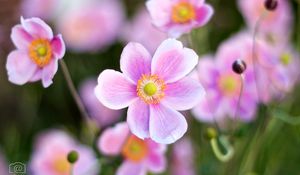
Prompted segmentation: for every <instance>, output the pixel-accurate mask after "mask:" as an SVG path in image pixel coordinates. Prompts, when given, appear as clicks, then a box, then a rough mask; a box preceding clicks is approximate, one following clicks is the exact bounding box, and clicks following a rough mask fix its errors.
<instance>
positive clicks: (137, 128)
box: [127, 99, 150, 139]
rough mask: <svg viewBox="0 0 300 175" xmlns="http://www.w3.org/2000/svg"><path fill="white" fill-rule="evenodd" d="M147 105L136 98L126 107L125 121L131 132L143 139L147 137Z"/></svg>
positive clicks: (148, 114)
mask: <svg viewBox="0 0 300 175" xmlns="http://www.w3.org/2000/svg"><path fill="white" fill-rule="evenodd" d="M149 116H150V113H149V105H147V104H146V103H144V102H143V101H141V100H140V99H137V100H136V101H135V102H134V103H133V104H131V105H130V106H129V108H128V112H127V123H128V125H129V128H130V130H131V132H132V133H133V134H134V135H136V136H137V137H139V138H141V139H144V138H148V137H149V135H150V134H149Z"/></svg>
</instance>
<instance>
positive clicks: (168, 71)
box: [151, 39, 198, 83]
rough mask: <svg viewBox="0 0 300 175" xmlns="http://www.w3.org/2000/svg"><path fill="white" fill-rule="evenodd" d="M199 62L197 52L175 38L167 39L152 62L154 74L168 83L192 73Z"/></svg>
mask: <svg viewBox="0 0 300 175" xmlns="http://www.w3.org/2000/svg"><path fill="white" fill-rule="evenodd" d="M197 63H198V56H197V54H196V53H195V52H194V51H193V50H191V49H188V48H183V46H182V43H181V42H180V41H177V40H175V39H167V40H165V41H163V43H162V44H161V45H160V46H159V47H158V49H157V50H156V52H155V54H154V56H153V60H152V64H151V72H152V74H156V75H158V76H159V77H160V78H162V79H163V80H164V81H165V82H166V83H172V82H176V81H178V80H180V79H182V78H183V77H184V76H186V75H187V74H188V73H190V72H191V71H192V70H193V68H194V67H195V66H196V65H197Z"/></svg>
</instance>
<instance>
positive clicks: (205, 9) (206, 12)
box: [196, 4, 214, 26]
mask: <svg viewBox="0 0 300 175" xmlns="http://www.w3.org/2000/svg"><path fill="white" fill-rule="evenodd" d="M213 13H214V10H213V8H212V7H211V6H210V5H207V4H205V5H203V6H201V7H200V8H199V9H197V11H196V20H197V22H198V24H197V26H203V25H205V24H206V23H207V22H208V21H209V20H210V19H211V17H212V15H213Z"/></svg>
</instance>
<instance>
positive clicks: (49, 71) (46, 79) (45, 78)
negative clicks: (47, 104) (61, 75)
mask: <svg viewBox="0 0 300 175" xmlns="http://www.w3.org/2000/svg"><path fill="white" fill-rule="evenodd" d="M57 69H58V60H57V59H54V58H52V60H51V61H50V63H49V64H48V65H47V66H45V67H44V68H43V72H42V84H43V86H44V88H47V87H49V86H50V85H51V84H52V83H53V82H52V79H53V77H54V75H55V73H56V72H57Z"/></svg>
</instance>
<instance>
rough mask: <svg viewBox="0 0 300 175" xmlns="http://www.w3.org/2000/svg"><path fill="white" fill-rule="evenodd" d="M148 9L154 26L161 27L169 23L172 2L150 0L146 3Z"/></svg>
mask: <svg viewBox="0 0 300 175" xmlns="http://www.w3.org/2000/svg"><path fill="white" fill-rule="evenodd" d="M146 7H147V9H148V11H149V13H150V15H151V18H152V22H153V24H154V25H156V26H157V27H161V26H164V25H166V24H167V23H169V20H170V12H171V8H172V1H171V0H164V1H160V0H149V1H147V2H146Z"/></svg>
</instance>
